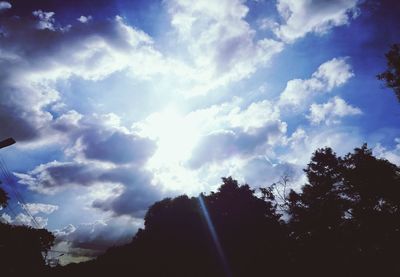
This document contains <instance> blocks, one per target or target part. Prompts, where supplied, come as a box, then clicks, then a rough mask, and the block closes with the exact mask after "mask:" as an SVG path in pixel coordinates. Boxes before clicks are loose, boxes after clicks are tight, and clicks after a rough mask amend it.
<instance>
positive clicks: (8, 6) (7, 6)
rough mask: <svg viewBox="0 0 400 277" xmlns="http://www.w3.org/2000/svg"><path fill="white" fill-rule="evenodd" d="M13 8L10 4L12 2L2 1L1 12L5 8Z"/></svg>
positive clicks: (0, 3) (0, 4)
mask: <svg viewBox="0 0 400 277" xmlns="http://www.w3.org/2000/svg"><path fill="white" fill-rule="evenodd" d="M11 8H12V5H11V4H10V2H6V1H0V12H1V11H3V10H8V9H11Z"/></svg>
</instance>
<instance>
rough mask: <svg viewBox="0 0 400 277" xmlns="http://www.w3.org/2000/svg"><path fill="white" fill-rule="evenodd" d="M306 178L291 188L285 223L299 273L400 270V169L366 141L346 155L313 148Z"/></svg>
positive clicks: (306, 170) (339, 273) (378, 273)
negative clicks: (398, 260)
mask: <svg viewBox="0 0 400 277" xmlns="http://www.w3.org/2000/svg"><path fill="white" fill-rule="evenodd" d="M305 172H306V173H307V177H308V180H309V183H308V184H306V185H305V186H304V187H303V188H302V190H301V192H299V193H297V192H294V191H292V192H291V193H290V204H289V205H290V209H289V213H290V216H291V218H290V220H289V227H290V230H291V231H292V233H291V236H292V238H293V240H294V244H293V253H294V254H293V255H294V257H295V265H296V267H297V269H298V270H299V272H302V274H306V273H308V274H314V275H315V274H316V273H317V272H320V273H322V272H323V275H324V276H338V275H340V276H365V275H370V274H374V275H381V274H383V273H385V274H394V273H397V274H399V273H400V271H399V269H398V268H396V266H395V264H396V261H395V259H396V258H395V257H396V255H395V253H396V252H395V251H396V249H399V246H400V244H399V239H400V233H399V232H400V169H399V168H398V167H397V166H395V165H393V164H391V163H390V162H388V161H387V160H384V159H377V158H376V157H374V156H373V155H372V151H371V150H370V149H368V147H367V145H363V146H362V147H361V148H356V149H355V150H354V153H349V154H348V155H346V156H345V157H344V158H340V157H337V156H336V155H335V154H334V153H333V152H332V150H331V149H330V148H325V149H320V150H317V151H316V152H315V153H314V155H313V157H312V160H311V163H310V164H308V166H307V168H306V169H305Z"/></svg>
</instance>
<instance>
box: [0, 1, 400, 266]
mask: <svg viewBox="0 0 400 277" xmlns="http://www.w3.org/2000/svg"><path fill="white" fill-rule="evenodd" d="M399 14H400V4H399V3H397V1H394V0H392V1H389V0H388V1H370V0H330V1H326V0H276V1H273V0H247V1H245V0H220V1H214V0H199V1H189V0H163V1H156V0H148V1H145V0H138V1H134V0H131V1H129V0H99V1H95V4H94V1H89V0H82V1H61V0H36V1H22V0H14V1H11V0H9V1H0V120H1V128H0V139H5V138H7V137H13V138H15V140H16V141H17V143H16V144H15V145H12V146H9V147H7V148H4V149H1V150H0V155H1V156H0V160H1V163H0V165H1V169H2V171H1V173H2V174H0V178H1V179H2V182H3V184H2V187H3V188H4V189H5V190H6V191H8V193H9V195H10V197H11V201H10V205H9V207H8V208H6V209H3V210H0V218H1V220H2V221H5V222H9V223H13V224H26V225H31V226H34V227H38V226H39V227H44V228H47V229H48V230H50V231H52V232H53V233H54V234H55V235H56V237H57V240H56V245H55V247H54V249H53V250H55V251H60V252H67V253H68V254H67V255H64V256H63V257H61V259H62V261H61V262H62V263H68V262H77V261H82V260H85V259H88V258H90V257H93V256H95V255H98V254H99V253H101V252H102V251H104V250H105V249H106V248H107V247H109V246H112V245H116V244H122V243H126V242H129V241H130V239H131V238H132V236H133V235H134V234H135V232H136V231H137V229H138V228H140V227H143V217H144V215H145V212H146V209H147V208H148V207H149V206H150V205H151V204H152V203H154V202H155V201H158V200H161V199H163V198H165V197H173V196H176V195H180V194H188V195H198V194H199V193H200V192H210V191H213V190H215V189H217V188H218V186H219V184H220V183H221V177H225V176H232V177H234V178H236V179H237V180H239V182H241V183H248V184H249V185H251V186H252V187H254V188H257V187H260V186H268V185H270V184H272V183H274V182H276V181H278V180H279V179H280V178H281V177H282V176H289V177H290V185H291V186H292V187H293V188H294V189H296V188H297V189H298V188H299V187H300V186H301V185H302V184H304V183H305V182H306V179H305V177H304V172H303V171H302V169H303V168H304V167H305V166H306V165H307V163H308V161H309V160H310V157H311V155H312V153H313V152H314V151H315V150H316V149H317V148H320V147H325V146H329V147H332V148H333V150H334V151H335V152H336V153H338V155H344V154H346V153H348V152H350V151H352V150H353V149H354V148H355V147H359V146H361V145H362V144H363V143H368V145H369V147H371V148H372V149H373V152H374V154H375V155H376V156H378V157H381V158H385V159H388V160H389V161H391V162H392V163H395V164H397V165H400V125H399V124H398V122H399V116H400V104H399V103H398V101H397V99H396V98H395V95H394V93H393V92H392V91H391V90H389V89H387V88H385V87H384V84H383V83H382V82H380V81H378V80H377V79H376V75H377V74H379V73H381V72H383V71H384V70H385V67H386V60H385V56H384V53H385V52H387V51H388V50H389V48H390V45H392V44H393V43H399V42H400V32H399V30H400V21H399V20H398V15H399ZM7 173H8V174H7ZM29 214H30V215H32V216H33V217H34V218H35V220H33V219H32V217H31V216H30V215H29ZM50 254H51V255H55V257H56V256H57V255H58V254H57V253H56V252H52V253H50Z"/></svg>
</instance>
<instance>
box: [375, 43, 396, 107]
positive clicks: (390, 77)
mask: <svg viewBox="0 0 400 277" xmlns="http://www.w3.org/2000/svg"><path fill="white" fill-rule="evenodd" d="M385 56H386V61H387V69H386V70H385V71H384V72H383V73H381V74H379V75H377V78H378V79H379V80H383V81H385V85H386V86H387V87H388V88H391V89H393V90H394V92H395V93H396V96H397V99H398V100H399V101H400V44H393V45H392V47H391V49H390V50H389V52H387V53H386V54H385Z"/></svg>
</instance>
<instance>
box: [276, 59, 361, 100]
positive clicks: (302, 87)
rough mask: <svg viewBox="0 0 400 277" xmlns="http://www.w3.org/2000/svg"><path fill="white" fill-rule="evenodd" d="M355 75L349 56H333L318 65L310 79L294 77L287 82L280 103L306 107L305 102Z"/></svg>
mask: <svg viewBox="0 0 400 277" xmlns="http://www.w3.org/2000/svg"><path fill="white" fill-rule="evenodd" d="M353 76H354V73H353V72H352V69H351V66H350V64H348V63H347V58H345V57H344V58H343V57H341V58H333V59H332V60H329V61H327V62H325V63H323V64H321V65H320V66H319V67H318V70H317V71H316V72H314V73H313V74H312V76H311V78H310V79H293V80H290V81H289V82H288V83H287V84H286V88H285V89H284V91H283V92H282V93H281V95H280V98H279V102H278V104H279V105H280V106H291V107H296V108H301V107H303V108H304V104H305V103H308V102H310V100H311V99H312V98H313V97H314V96H315V95H317V94H319V93H323V92H329V91H331V90H333V89H334V88H336V87H339V86H341V85H343V84H345V83H346V82H347V81H348V80H349V79H350V78H351V77H353Z"/></svg>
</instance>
